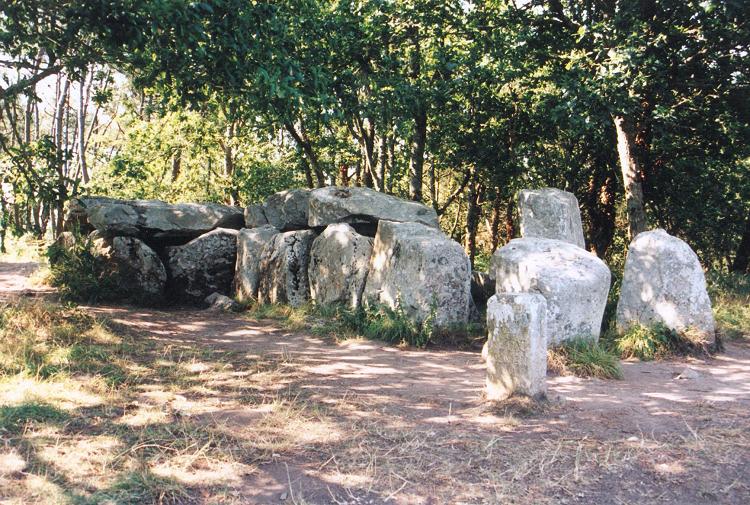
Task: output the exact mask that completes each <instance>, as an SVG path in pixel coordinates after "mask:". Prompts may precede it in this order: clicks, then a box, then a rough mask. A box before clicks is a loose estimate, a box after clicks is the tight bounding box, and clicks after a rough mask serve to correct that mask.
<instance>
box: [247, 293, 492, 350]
mask: <svg viewBox="0 0 750 505" xmlns="http://www.w3.org/2000/svg"><path fill="white" fill-rule="evenodd" d="M246 314H247V315H248V316H249V317H252V318H254V319H272V320H274V321H277V322H279V323H280V324H281V325H282V326H283V327H285V328H287V329H290V330H294V331H298V330H302V329H309V330H310V331H311V332H312V333H313V334H314V335H317V336H320V337H324V338H331V339H333V340H335V341H341V340H347V339H351V338H358V337H364V338H368V339H371V340H382V341H385V342H388V343H391V344H398V345H410V346H414V347H425V346H426V345H428V344H438V345H451V346H463V345H469V344H472V343H474V341H478V340H479V339H481V338H483V337H484V329H483V328H482V326H481V325H473V324H469V325H461V326H455V327H449V328H435V327H434V325H433V324H432V320H433V318H434V316H430V317H428V318H427V320H426V321H424V322H422V323H421V324H420V323H417V322H415V321H413V320H412V319H411V318H410V317H409V316H408V315H407V314H406V313H405V312H404V311H403V310H402V309H401V308H399V307H397V308H395V309H392V308H390V307H387V306H384V305H377V306H372V305H370V306H367V307H359V308H356V309H352V308H349V307H345V306H343V305H336V304H332V305H327V306H317V305H314V304H312V303H310V304H306V305H303V306H301V307H290V306H287V305H278V304H265V305H264V304H256V305H253V306H251V307H250V308H249V309H248V311H247V312H246Z"/></svg>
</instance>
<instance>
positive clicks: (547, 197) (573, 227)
mask: <svg viewBox="0 0 750 505" xmlns="http://www.w3.org/2000/svg"><path fill="white" fill-rule="evenodd" d="M518 214H519V217H520V221H521V236H522V237H524V238H530V237H531V238H534V237H536V238H549V239H555V240H562V241H564V242H570V243H571V244H575V245H577V246H578V247H581V248H585V247H586V244H585V242H584V239H583V226H582V225H581V211H580V209H579V208H578V200H577V199H576V197H575V195H574V194H573V193H568V192H567V191H562V190H559V189H555V188H543V189H524V190H522V191H521V192H519V194H518Z"/></svg>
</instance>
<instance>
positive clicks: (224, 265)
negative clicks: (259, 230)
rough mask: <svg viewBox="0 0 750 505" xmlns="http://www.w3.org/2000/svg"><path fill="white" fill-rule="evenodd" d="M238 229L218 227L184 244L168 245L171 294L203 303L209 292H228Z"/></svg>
mask: <svg viewBox="0 0 750 505" xmlns="http://www.w3.org/2000/svg"><path fill="white" fill-rule="evenodd" d="M237 235H238V231H237V230H231V229H225V228H219V229H216V230H213V231H210V232H208V233H206V234H204V235H201V236H200V237H198V238H196V239H193V240H191V241H190V242H188V243H187V244H185V245H181V246H172V247H167V248H166V255H167V258H168V259H167V269H168V270H169V276H170V292H169V295H170V296H171V297H172V298H173V299H175V300H176V301H182V302H189V303H201V302H203V300H204V299H205V298H206V297H207V296H208V295H210V294H212V293H214V292H217V293H220V294H229V292H230V290H231V287H232V279H233V278H234V269H235V264H236V261H237Z"/></svg>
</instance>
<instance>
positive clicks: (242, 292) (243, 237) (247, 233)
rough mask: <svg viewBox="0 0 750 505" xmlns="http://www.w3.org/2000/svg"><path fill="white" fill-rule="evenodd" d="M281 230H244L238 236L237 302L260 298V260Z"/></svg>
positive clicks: (265, 228) (235, 274) (269, 226)
mask: <svg viewBox="0 0 750 505" xmlns="http://www.w3.org/2000/svg"><path fill="white" fill-rule="evenodd" d="M278 233H279V230H277V229H276V228H274V227H273V226H271V225H265V226H261V227H259V228H252V229H247V228H243V229H241V230H240V231H239V233H238V234H237V265H236V267H235V271H234V289H235V296H236V297H237V300H239V301H241V302H245V301H248V300H251V299H254V298H256V297H257V296H258V284H259V283H260V259H261V254H262V253H263V248H264V247H265V246H266V245H267V244H268V243H270V242H271V239H272V238H273V237H274V235H276V234H278Z"/></svg>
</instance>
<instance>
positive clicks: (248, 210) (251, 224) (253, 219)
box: [245, 205, 268, 228]
mask: <svg viewBox="0 0 750 505" xmlns="http://www.w3.org/2000/svg"><path fill="white" fill-rule="evenodd" d="M267 224H268V219H266V213H265V211H264V210H263V206H262V205H248V206H247V207H245V228H258V227H260V226H265V225H267Z"/></svg>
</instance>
